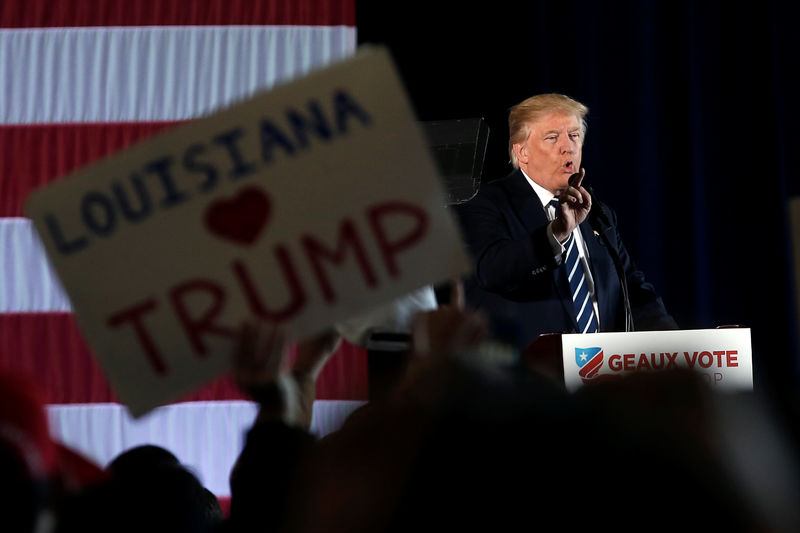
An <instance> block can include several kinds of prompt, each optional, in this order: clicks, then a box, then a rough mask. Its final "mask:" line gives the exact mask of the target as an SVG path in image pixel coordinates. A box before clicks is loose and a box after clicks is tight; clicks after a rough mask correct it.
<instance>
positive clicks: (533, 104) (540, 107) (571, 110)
mask: <svg viewBox="0 0 800 533" xmlns="http://www.w3.org/2000/svg"><path fill="white" fill-rule="evenodd" d="M548 113H567V114H571V115H575V116H576V117H578V119H579V120H580V121H581V133H582V134H584V135H585V134H586V127H587V125H586V118H585V117H586V114H587V113H589V108H588V107H586V106H585V105H583V104H582V103H580V102H578V101H576V100H573V99H572V98H570V97H569V96H565V95H563V94H556V93H550V94H537V95H536V96H531V97H530V98H528V99H526V100H523V101H522V102H520V103H518V104H517V105H515V106H514V107H512V108H511V109H510V111H509V113H508V137H509V138H508V154H509V156H511V165H512V166H513V167H514V168H519V161H517V154H516V153H514V145H515V144H517V143H521V142H524V141H525V139H527V138H528V135H530V133H531V129H530V125H531V123H533V122H536V121H537V120H539V119H540V118H542V117H543V116H544V115H546V114H548Z"/></svg>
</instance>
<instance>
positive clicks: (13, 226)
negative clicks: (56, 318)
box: [0, 218, 72, 313]
mask: <svg viewBox="0 0 800 533" xmlns="http://www.w3.org/2000/svg"><path fill="white" fill-rule="evenodd" d="M0 250H3V253H2V255H1V256H0V312H3V313H9V312H10V313H30V312H40V311H41V312H48V311H58V312H63V311H71V310H72V306H71V305H70V302H69V299H68V298H67V296H66V293H65V292H64V289H63V288H62V287H61V281H60V280H59V279H58V276H57V275H56V274H55V271H54V270H53V268H52V267H51V266H50V261H48V260H47V256H46V254H45V252H44V248H43V247H42V243H41V241H40V240H39V235H38V234H37V233H36V230H35V229H34V227H33V222H31V221H30V220H29V219H27V218H0Z"/></svg>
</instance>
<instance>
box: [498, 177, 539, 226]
mask: <svg viewBox="0 0 800 533" xmlns="http://www.w3.org/2000/svg"><path fill="white" fill-rule="evenodd" d="M503 186H504V187H505V190H506V194H507V195H508V199H509V202H510V204H511V206H512V208H513V209H514V213H515V214H516V215H517V217H518V218H519V220H520V221H521V222H522V225H523V226H524V227H525V230H526V231H527V232H528V233H530V232H532V231H533V230H535V229H536V228H539V227H541V226H542V225H543V224H547V215H545V213H544V209H543V208H542V202H541V200H539V196H538V195H537V194H536V192H535V191H534V190H533V187H531V184H530V183H528V179H527V178H526V177H525V175H524V174H522V171H521V170H516V171H515V172H513V173H511V174H510V175H509V176H508V178H506V180H505V181H504V183H503Z"/></svg>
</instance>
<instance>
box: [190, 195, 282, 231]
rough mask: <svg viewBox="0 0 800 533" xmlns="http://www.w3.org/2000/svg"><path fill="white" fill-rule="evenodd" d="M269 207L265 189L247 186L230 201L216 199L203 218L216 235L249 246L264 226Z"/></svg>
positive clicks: (270, 205)
mask: <svg viewBox="0 0 800 533" xmlns="http://www.w3.org/2000/svg"><path fill="white" fill-rule="evenodd" d="M271 208H272V202H271V201H270V198H269V196H267V194H266V193H265V192H264V191H262V190H261V189H259V188H257V187H247V188H245V189H242V190H241V191H239V194H238V195H237V196H236V197H235V198H233V199H232V200H217V201H216V202H214V203H212V204H211V205H210V206H208V209H206V214H205V218H204V221H205V224H206V227H207V228H208V229H209V231H211V233H213V234H215V235H217V236H218V237H222V238H224V239H228V240H231V241H234V242H236V243H238V244H243V245H248V246H249V245H252V244H253V243H254V242H256V239H257V238H258V235H259V234H260V233H261V230H262V229H264V226H265V225H266V223H267V220H268V219H269V215H270V211H271Z"/></svg>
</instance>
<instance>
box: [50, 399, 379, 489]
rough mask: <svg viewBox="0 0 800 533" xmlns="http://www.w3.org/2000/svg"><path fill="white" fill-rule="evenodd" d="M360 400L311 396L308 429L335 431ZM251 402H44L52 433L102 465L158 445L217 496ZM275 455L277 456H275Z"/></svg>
mask: <svg viewBox="0 0 800 533" xmlns="http://www.w3.org/2000/svg"><path fill="white" fill-rule="evenodd" d="M363 404H364V402H358V401H345V400H318V401H316V402H314V411H313V415H312V421H311V433H312V434H314V435H315V436H317V437H322V436H325V435H327V434H328V433H331V432H332V431H336V430H337V429H339V428H340V427H341V425H342V424H343V423H344V420H345V419H346V418H347V417H348V416H349V415H350V413H352V412H353V411H354V410H355V409H357V408H358V407H360V406H361V405H363ZM256 412H257V408H256V405H255V404H254V403H252V402H246V401H215V402H186V403H177V404H171V405H166V406H163V407H159V408H157V409H156V410H154V411H152V412H151V413H150V414H148V415H147V416H144V417H142V418H141V419H133V418H131V417H130V415H129V414H128V411H127V409H126V408H125V407H124V406H122V405H118V404H112V403H98V404H78V405H49V406H47V414H48V419H49V422H50V431H51V433H52V435H53V438H54V439H56V440H57V441H59V442H61V443H63V444H65V445H67V446H69V447H70V448H71V449H74V450H75V451H77V452H79V453H81V454H83V455H85V456H86V457H87V458H88V459H91V460H93V461H94V462H95V463H96V464H98V465H100V466H102V467H105V466H106V465H107V464H108V463H109V462H110V461H111V460H112V459H114V458H115V457H116V456H117V455H119V454H120V453H121V452H123V451H125V450H127V449H130V448H132V447H134V446H138V445H141V444H154V445H157V446H161V447H164V448H166V449H168V450H169V451H171V452H172V453H173V454H175V456H176V457H178V459H179V460H180V461H181V463H183V464H184V465H186V466H188V467H189V468H191V469H192V471H193V472H194V473H195V474H197V476H198V477H199V478H200V480H201V481H202V482H203V484H204V485H205V486H206V488H208V490H210V491H211V492H213V493H214V494H216V495H217V496H229V495H230V493H231V491H230V485H229V483H228V479H229V476H230V472H231V467H232V466H233V463H234V462H235V461H236V458H237V457H238V456H239V453H240V452H241V450H242V447H243V446H244V439H245V436H246V434H247V430H248V429H250V427H251V426H252V424H253V420H254V419H255V416H256ZM275 460H276V461H280V460H281V458H280V457H276V458H275Z"/></svg>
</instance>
